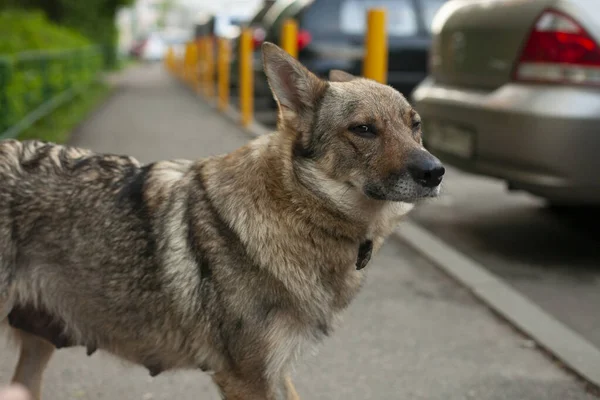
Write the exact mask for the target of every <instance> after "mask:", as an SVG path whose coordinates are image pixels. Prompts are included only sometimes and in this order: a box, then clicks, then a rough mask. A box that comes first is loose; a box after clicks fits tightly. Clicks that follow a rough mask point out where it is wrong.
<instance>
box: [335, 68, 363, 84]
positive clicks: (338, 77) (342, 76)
mask: <svg viewBox="0 0 600 400" xmlns="http://www.w3.org/2000/svg"><path fill="white" fill-rule="evenodd" d="M356 78H357V77H356V76H354V75H352V74H350V73H348V72H346V71H342V70H341V69H332V70H331V71H329V80H330V81H331V82H350V81H353V80H354V79H356Z"/></svg>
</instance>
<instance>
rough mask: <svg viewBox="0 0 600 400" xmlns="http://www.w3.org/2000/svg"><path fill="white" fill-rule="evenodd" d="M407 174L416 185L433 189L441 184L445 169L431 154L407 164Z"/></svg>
mask: <svg viewBox="0 0 600 400" xmlns="http://www.w3.org/2000/svg"><path fill="white" fill-rule="evenodd" d="M408 172H409V173H410V175H411V176H412V178H413V179H414V180H415V181H416V182H417V183H419V184H421V185H422V186H425V187H429V188H433V187H436V186H438V185H439V184H440V183H442V177H443V176H444V173H445V172H446V169H445V168H444V166H443V165H442V163H441V162H440V160H438V159H437V158H435V157H434V156H432V155H431V154H427V155H425V156H423V157H419V158H418V159H417V160H415V161H413V162H412V163H411V164H409V165H408Z"/></svg>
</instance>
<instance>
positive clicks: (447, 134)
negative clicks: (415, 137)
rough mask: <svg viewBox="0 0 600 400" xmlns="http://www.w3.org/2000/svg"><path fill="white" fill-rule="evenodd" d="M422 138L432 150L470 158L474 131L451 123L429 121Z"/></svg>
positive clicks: (472, 150)
mask: <svg viewBox="0 0 600 400" xmlns="http://www.w3.org/2000/svg"><path fill="white" fill-rule="evenodd" d="M424 138H425V140H426V141H427V145H428V147H429V148H431V149H432V150H439V151H443V152H444V153H448V154H452V155H455V156H458V157H462V158H471V157H472V156H473V153H474V147H475V144H474V142H475V140H474V138H475V134H474V131H473V130H471V129H469V128H466V127H463V126H460V125H457V124H453V123H447V122H441V121H429V122H428V123H427V125H426V126H425V130H424Z"/></svg>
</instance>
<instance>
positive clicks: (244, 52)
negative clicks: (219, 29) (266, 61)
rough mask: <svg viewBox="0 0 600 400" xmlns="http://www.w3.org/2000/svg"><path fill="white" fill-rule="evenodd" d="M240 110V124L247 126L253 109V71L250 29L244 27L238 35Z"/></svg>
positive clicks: (251, 117)
mask: <svg viewBox="0 0 600 400" xmlns="http://www.w3.org/2000/svg"><path fill="white" fill-rule="evenodd" d="M239 57H240V71H239V76H240V111H241V121H240V122H241V124H242V126H249V125H250V124H251V123H252V119H253V116H252V114H253V111H254V110H253V109H254V98H253V97H254V71H253V69H252V31H251V30H250V29H249V28H244V30H243V31H242V35H241V36H240V54H239Z"/></svg>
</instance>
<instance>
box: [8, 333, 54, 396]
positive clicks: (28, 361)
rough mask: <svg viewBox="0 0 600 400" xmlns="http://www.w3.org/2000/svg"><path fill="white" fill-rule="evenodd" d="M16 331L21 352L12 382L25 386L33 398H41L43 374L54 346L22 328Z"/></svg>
mask: <svg viewBox="0 0 600 400" xmlns="http://www.w3.org/2000/svg"><path fill="white" fill-rule="evenodd" d="M16 331H17V332H18V336H19V339H20V341H21V353H20V355H19V362H18V363H17V367H16V369H15V373H14V375H13V378H12V382H13V383H20V384H21V385H23V386H25V387H26V388H27V389H29V391H30V392H31V394H32V395H33V398H34V399H36V400H39V399H40V398H41V392H42V374H43V373H44V369H46V365H47V364H48V361H50V357H52V353H53V352H54V346H53V345H52V344H51V343H50V342H47V341H46V340H44V339H41V338H39V337H38V336H34V335H31V334H29V333H26V332H23V331H21V330H16Z"/></svg>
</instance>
